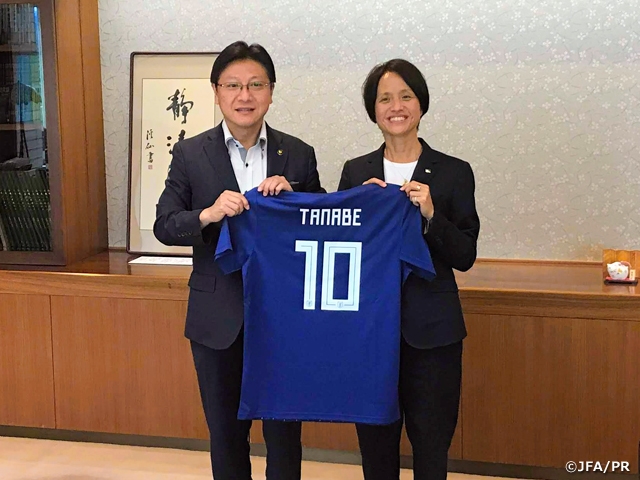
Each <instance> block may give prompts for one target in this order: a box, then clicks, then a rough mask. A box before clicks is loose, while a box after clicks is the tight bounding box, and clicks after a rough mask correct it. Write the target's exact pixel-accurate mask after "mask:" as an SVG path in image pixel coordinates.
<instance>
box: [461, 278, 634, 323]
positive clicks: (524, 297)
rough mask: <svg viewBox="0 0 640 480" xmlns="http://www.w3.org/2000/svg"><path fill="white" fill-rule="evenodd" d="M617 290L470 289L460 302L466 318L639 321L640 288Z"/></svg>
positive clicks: (462, 291)
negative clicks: (488, 316) (477, 314)
mask: <svg viewBox="0 0 640 480" xmlns="http://www.w3.org/2000/svg"><path fill="white" fill-rule="evenodd" d="M599 270H600V269H599V268H598V271H599ZM599 282H601V280H599ZM613 289H614V290H612V291H610V292H607V293H601V294H583V293H579V292H552V291H548V292H536V291H529V292H527V291H514V290H498V289H483V288H468V289H465V290H461V291H460V300H461V302H462V310H463V312H464V313H465V315H466V314H471V313H482V314H497V315H523V316H539V317H546V316H549V315H553V316H554V317H557V318H560V317H561V318H583V319H612V320H614V319H615V320H629V321H639V320H640V295H639V294H640V287H633V286H626V285H616V286H614V287H613Z"/></svg>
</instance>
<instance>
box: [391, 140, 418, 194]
mask: <svg viewBox="0 0 640 480" xmlns="http://www.w3.org/2000/svg"><path fill="white" fill-rule="evenodd" d="M387 151H388V150H387V149H386V148H385V149H384V158H386V159H387V160H388V161H389V165H391V168H392V169H393V171H394V172H396V173H397V174H398V175H399V176H400V178H402V185H406V184H407V183H409V182H410V181H411V177H412V176H413V170H414V169H415V165H414V169H412V170H411V173H410V175H409V178H407V176H406V175H405V174H404V173H403V170H402V169H401V168H399V167H398V164H400V165H406V164H407V163H411V164H415V163H416V162H417V161H418V159H419V158H420V155H422V145H421V146H420V152H418V156H417V157H416V159H415V160H414V161H412V162H406V163H401V162H394V161H393V160H391V159H390V158H389V155H387Z"/></svg>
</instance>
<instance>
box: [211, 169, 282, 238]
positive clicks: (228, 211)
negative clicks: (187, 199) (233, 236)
mask: <svg viewBox="0 0 640 480" xmlns="http://www.w3.org/2000/svg"><path fill="white" fill-rule="evenodd" d="M258 191H259V192H262V194H263V195H264V196H265V197H266V196H267V195H278V194H279V193H280V192H283V191H287V192H292V191H293V188H291V185H290V184H289V182H288V181H287V179H286V178H284V177H283V176H281V175H274V176H273V177H269V178H266V179H265V180H263V181H262V183H261V184H260V185H258ZM249 208H250V206H249V202H248V201H247V199H246V197H245V196H244V195H243V194H241V193H238V192H234V191H232V190H225V191H224V192H222V194H221V195H220V196H219V197H218V198H217V200H216V201H215V202H214V204H213V205H211V206H210V207H208V208H205V209H204V210H202V212H200V226H201V228H204V227H206V226H207V225H209V224H210V223H217V222H220V221H222V219H223V218H224V217H235V216H236V215H240V214H241V213H242V212H244V211H245V210H249Z"/></svg>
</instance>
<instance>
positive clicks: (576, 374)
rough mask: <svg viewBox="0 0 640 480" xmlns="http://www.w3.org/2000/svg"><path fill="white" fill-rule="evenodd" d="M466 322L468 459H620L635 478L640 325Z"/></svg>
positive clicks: (558, 462)
mask: <svg viewBox="0 0 640 480" xmlns="http://www.w3.org/2000/svg"><path fill="white" fill-rule="evenodd" d="M467 323H468V330H469V337H468V338H467V340H466V345H465V353H464V367H465V371H464V376H463V390H462V391H463V400H462V401H463V406H464V416H463V419H462V423H463V431H464V436H463V458H464V460H476V461H483V462H496V463H510V464H518V465H536V466H547V467H556V468H563V467H564V465H565V463H566V462H567V461H569V460H574V461H578V460H600V461H602V460H604V461H607V460H620V461H629V462H630V463H631V465H632V467H633V469H634V470H635V471H637V468H638V466H637V457H638V440H639V439H640V409H639V408H638V398H640V381H639V380H640V322H630V321H613V320H587V319H578V318H576V319H567V318H551V317H547V318H544V317H542V318H540V317H512V316H502V315H479V314H478V315H467ZM605 439H606V440H605Z"/></svg>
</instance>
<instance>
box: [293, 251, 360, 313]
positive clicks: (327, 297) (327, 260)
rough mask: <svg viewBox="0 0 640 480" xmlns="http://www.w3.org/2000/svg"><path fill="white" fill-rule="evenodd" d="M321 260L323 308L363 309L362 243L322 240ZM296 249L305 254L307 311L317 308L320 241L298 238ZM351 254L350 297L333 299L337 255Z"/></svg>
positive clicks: (304, 305)
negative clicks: (361, 300)
mask: <svg viewBox="0 0 640 480" xmlns="http://www.w3.org/2000/svg"><path fill="white" fill-rule="evenodd" d="M322 247H323V250H324V254H323V259H322V303H321V304H320V309H321V310H344V311H352V312H357V311H358V309H359V308H360V267H361V265H362V242H323V245H322ZM296 252H301V253H304V254H305V257H306V258H305V264H304V304H303V308H304V309H305V310H315V309H316V279H317V273H318V242H317V241H316V240H296ZM338 253H345V254H348V255H349V286H348V288H347V298H334V285H335V282H334V280H335V266H336V255H337V254H338Z"/></svg>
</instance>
